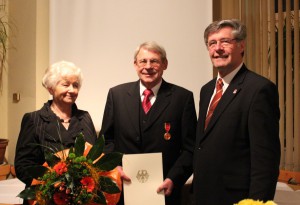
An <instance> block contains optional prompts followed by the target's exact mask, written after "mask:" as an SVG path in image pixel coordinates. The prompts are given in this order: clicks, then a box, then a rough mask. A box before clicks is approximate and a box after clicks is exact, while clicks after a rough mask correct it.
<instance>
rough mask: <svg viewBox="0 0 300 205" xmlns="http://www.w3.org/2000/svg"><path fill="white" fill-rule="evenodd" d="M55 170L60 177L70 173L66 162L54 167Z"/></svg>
mask: <svg viewBox="0 0 300 205" xmlns="http://www.w3.org/2000/svg"><path fill="white" fill-rule="evenodd" d="M53 169H54V170H55V172H56V173H57V174H58V175H62V174H63V173H65V172H67V171H68V167H67V165H66V163H65V162H58V163H57V164H56V165H54V167H53Z"/></svg>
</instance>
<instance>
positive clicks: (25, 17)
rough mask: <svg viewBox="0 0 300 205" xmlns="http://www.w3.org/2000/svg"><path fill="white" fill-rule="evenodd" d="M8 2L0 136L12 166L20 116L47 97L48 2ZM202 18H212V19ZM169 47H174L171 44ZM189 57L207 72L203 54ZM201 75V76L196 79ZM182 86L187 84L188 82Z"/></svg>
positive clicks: (35, 108)
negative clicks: (44, 80)
mask: <svg viewBox="0 0 300 205" xmlns="http://www.w3.org/2000/svg"><path fill="white" fill-rule="evenodd" d="M8 2H9V5H8V8H9V19H10V23H11V24H12V25H14V26H13V31H12V33H11V36H10V45H11V47H12V49H10V50H9V59H8V69H7V73H6V75H5V77H6V78H5V79H4V85H5V89H4V92H3V93H2V95H1V100H0V112H1V120H0V135H1V136H0V137H2V138H8V139H9V140H10V141H9V145H8V148H7V152H6V156H7V159H8V161H9V163H11V164H13V162H14V156H15V146H16V142H17V138H18V134H19V131H20V125H21V120H22V116H23V115H24V113H26V112H31V111H34V110H37V109H40V108H41V106H42V105H43V103H44V102H45V101H46V100H47V99H48V97H49V95H48V93H47V91H46V90H45V89H44V88H43V87H42V86H41V78H42V75H43V73H44V70H45V68H46V67H47V66H48V65H49V50H50V49H49V47H50V46H49V28H50V26H49V2H50V0H9V1H8ZM177 2H178V3H179V2H180V1H177ZM180 3H181V2H180ZM173 9H175V8H173ZM176 9H178V10H179V11H178V12H179V13H180V12H181V7H178V8H177V7H176ZM166 11H167V9H166ZM205 18H208V19H211V16H208V17H205ZM195 19H199V18H195ZM171 22H172V21H171ZM173 23H174V22H173ZM175 23H176V22H175ZM198 25H199V24H198V23H197V24H195V25H194V26H195V28H198V27H196V26H198ZM170 37H173V35H170ZM185 40H189V39H185V38H184V37H183V38H182V41H180V43H184V42H185ZM199 41H201V43H202V34H201V35H200V36H199ZM171 46H175V45H173V44H172V45H171ZM169 50H170V52H169V54H170V55H169V56H170V57H171V56H172V52H175V51H176V52H178V49H169ZM131 53H132V49H131V50H130V57H131V55H132V54H131ZM189 55H197V58H196V60H197V61H196V65H197V66H195V69H197V71H196V72H200V71H201V70H200V71H199V69H209V68H208V66H203V65H202V67H200V68H199V67H198V65H200V64H201V63H200V64H199V59H198V57H199V58H204V57H205V58H208V56H207V54H206V53H205V54H203V55H202V54H195V53H190V54H189ZM189 61H190V59H189ZM202 64H203V62H202ZM180 65H181V64H180ZM186 65H187V64H183V66H181V67H185V69H186ZM189 67H190V66H189ZM191 69H192V68H191ZM193 69H194V68H193ZM173 72H174V71H173ZM193 72H194V70H193ZM171 73H172V70H171V69H170V70H169V71H168V75H169V76H171ZM201 75H202V73H200V74H199V75H198V76H201ZM174 76H175V77H176V78H179V79H178V80H181V78H180V76H177V74H176V75H175V74H174ZM198 81H199V80H198ZM198 81H197V82H193V84H196V83H198V84H199V85H198V86H197V90H196V91H195V98H198V97H199V96H198V95H199V94H198V93H199V91H198V87H199V89H200V85H202V82H201V83H200V82H198ZM185 83H187V84H189V83H190V82H185ZM105 92H107V90H106V91H105ZM13 93H19V94H20V101H19V102H14V101H13V99H12V96H13ZM81 94H82V93H81ZM99 107H100V108H99V109H101V110H103V109H104V107H103V106H100V105H99ZM196 107H198V103H196ZM97 117H98V116H97ZM99 118H101V116H99Z"/></svg>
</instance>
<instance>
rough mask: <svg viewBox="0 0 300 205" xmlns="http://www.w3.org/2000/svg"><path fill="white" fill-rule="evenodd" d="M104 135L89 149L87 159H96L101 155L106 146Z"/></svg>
mask: <svg viewBox="0 0 300 205" xmlns="http://www.w3.org/2000/svg"><path fill="white" fill-rule="evenodd" d="M104 142H105V141H104V136H103V135H102V136H101V137H98V138H97V140H96V143H95V144H94V145H93V147H92V148H91V150H90V151H89V153H88V155H87V156H86V158H87V159H91V160H93V161H94V160H95V159H97V158H98V157H100V156H101V154H102V152H103V148H104Z"/></svg>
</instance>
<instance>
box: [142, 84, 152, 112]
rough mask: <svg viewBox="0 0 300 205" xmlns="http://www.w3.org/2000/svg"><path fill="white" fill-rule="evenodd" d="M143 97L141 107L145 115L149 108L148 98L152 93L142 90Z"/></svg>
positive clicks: (148, 90) (149, 90)
mask: <svg viewBox="0 0 300 205" xmlns="http://www.w3.org/2000/svg"><path fill="white" fill-rule="evenodd" d="M143 95H144V100H143V103H142V105H143V109H144V111H145V113H146V114H147V113H148V111H149V110H150V108H151V102H150V99H149V97H150V96H151V95H153V92H152V90H151V89H146V90H144V92H143Z"/></svg>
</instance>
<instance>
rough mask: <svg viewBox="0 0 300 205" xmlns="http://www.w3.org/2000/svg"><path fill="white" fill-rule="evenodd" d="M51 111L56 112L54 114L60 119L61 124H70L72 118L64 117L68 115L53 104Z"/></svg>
mask: <svg viewBox="0 0 300 205" xmlns="http://www.w3.org/2000/svg"><path fill="white" fill-rule="evenodd" d="M50 107H51V110H52V111H53V112H54V114H55V115H56V116H57V117H58V118H59V121H60V122H61V123H70V121H71V117H63V116H66V115H67V114H64V113H63V112H61V111H60V109H58V108H57V107H56V106H55V105H54V104H53V103H52V105H51V106H50Z"/></svg>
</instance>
